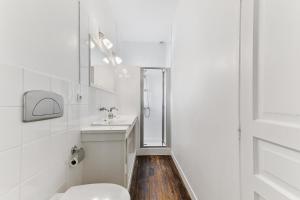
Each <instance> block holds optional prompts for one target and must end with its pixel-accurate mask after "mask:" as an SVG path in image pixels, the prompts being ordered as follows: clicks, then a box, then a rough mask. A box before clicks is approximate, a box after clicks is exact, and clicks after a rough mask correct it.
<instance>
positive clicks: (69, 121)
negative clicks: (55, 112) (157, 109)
mask: <svg viewBox="0 0 300 200" xmlns="http://www.w3.org/2000/svg"><path fill="white" fill-rule="evenodd" d="M28 90H47V91H53V92H56V93H58V94H61V95H62V96H63V97H64V100H65V113H64V116H63V117H62V118H57V119H52V120H46V121H39V122H30V123H23V122H22V95H23V93H24V92H26V91H28ZM0 93H1V98H0V128H1V129H0V130H1V131H0V177H1V178H0V200H48V199H49V197H50V196H52V195H53V194H54V193H55V192H57V191H64V190H65V189H66V188H68V187H69V186H71V185H77V184H80V183H81V166H78V167H76V168H70V167H69V166H68V160H69V155H70V149H71V147H72V146H74V145H80V127H81V126H83V125H86V124H88V123H90V122H91V121H92V120H94V119H96V118H100V117H101V115H100V114H99V113H98V111H97V107H98V106H100V102H101V104H102V105H109V104H111V105H113V104H114V103H115V101H114V99H115V97H114V95H107V94H104V93H102V92H101V91H97V90H95V89H93V88H89V87H88V86H87V85H81V86H80V85H79V84H76V83H71V82H69V81H66V80H62V79H59V78H57V77H51V76H48V75H46V74H42V73H38V72H34V71H31V70H28V69H23V68H18V67H12V66H0ZM77 94H82V97H83V99H82V100H81V101H80V102H78V101H77Z"/></svg>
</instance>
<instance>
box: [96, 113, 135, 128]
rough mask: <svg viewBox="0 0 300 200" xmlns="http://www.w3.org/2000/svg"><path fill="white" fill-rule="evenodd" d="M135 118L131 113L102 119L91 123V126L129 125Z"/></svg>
mask: <svg viewBox="0 0 300 200" xmlns="http://www.w3.org/2000/svg"><path fill="white" fill-rule="evenodd" d="M135 119H136V116H132V115H120V116H118V117H116V118H113V119H104V120H101V121H96V122H93V123H92V126H131V125H132V124H133V123H134V121H135Z"/></svg>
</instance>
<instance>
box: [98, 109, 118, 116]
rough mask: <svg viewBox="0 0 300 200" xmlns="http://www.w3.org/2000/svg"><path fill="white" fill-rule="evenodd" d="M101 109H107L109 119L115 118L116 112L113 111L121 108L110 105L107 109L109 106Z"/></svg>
mask: <svg viewBox="0 0 300 200" xmlns="http://www.w3.org/2000/svg"><path fill="white" fill-rule="evenodd" d="M99 110H100V111H106V112H107V118H108V119H113V118H115V117H116V116H115V115H114V113H113V111H114V110H117V111H118V110H119V109H118V108H116V107H110V108H109V109H107V108H105V107H101V108H100V109H99Z"/></svg>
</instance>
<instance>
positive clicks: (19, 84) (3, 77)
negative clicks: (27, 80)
mask: <svg viewBox="0 0 300 200" xmlns="http://www.w3.org/2000/svg"><path fill="white" fill-rule="evenodd" d="M8 85H9V86H10V87H9V89H8V88H7V86H8ZM22 93H23V70H22V69H21V68H17V67H10V66H4V65H0V94H2V95H1V98H0V106H21V105H22ZM3 94H5V95H3Z"/></svg>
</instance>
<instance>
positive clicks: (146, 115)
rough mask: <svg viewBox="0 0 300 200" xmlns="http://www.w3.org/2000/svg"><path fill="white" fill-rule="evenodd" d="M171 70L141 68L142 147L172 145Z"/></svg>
mask: <svg viewBox="0 0 300 200" xmlns="http://www.w3.org/2000/svg"><path fill="white" fill-rule="evenodd" d="M169 97H170V69H168V68H141V147H144V148H146V147H167V146H169V145H170V107H169V105H170V103H169V101H170V98H169Z"/></svg>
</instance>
